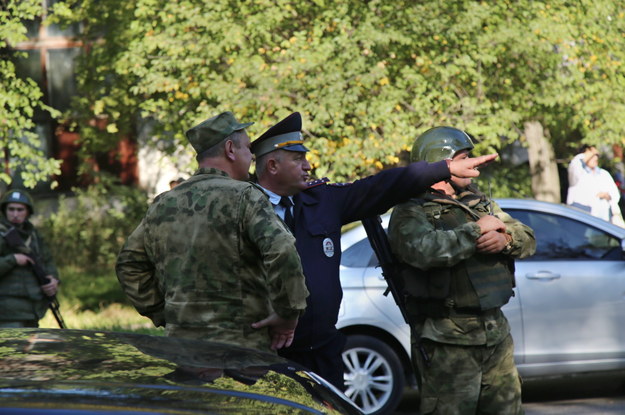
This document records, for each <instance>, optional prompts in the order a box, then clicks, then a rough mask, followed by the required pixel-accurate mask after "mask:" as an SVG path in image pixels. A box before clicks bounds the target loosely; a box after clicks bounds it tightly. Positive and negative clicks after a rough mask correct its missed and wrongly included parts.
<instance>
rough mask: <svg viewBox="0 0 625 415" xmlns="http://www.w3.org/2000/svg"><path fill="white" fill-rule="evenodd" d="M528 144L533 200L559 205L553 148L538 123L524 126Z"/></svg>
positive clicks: (558, 182) (557, 178)
mask: <svg viewBox="0 0 625 415" xmlns="http://www.w3.org/2000/svg"><path fill="white" fill-rule="evenodd" d="M524 127H525V138H526V139H527V144H528V153H529V161H530V173H531V174H532V191H533V192H534V198H535V199H537V200H543V201H546V202H554V203H560V177H559V176H558V166H557V164H556V158H555V155H554V152H553V146H552V145H551V143H550V142H549V140H547V138H546V137H545V132H544V129H543V126H542V124H541V123H540V122H538V121H529V122H526V123H525V125H524Z"/></svg>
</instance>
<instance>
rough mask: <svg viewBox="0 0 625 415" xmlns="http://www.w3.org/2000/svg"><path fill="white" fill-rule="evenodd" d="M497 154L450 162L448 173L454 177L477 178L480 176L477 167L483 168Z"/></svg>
mask: <svg viewBox="0 0 625 415" xmlns="http://www.w3.org/2000/svg"><path fill="white" fill-rule="evenodd" d="M497 157H498V154H497V153H494V154H488V155H486V156H479V157H468V158H465V159H458V160H452V161H451V162H450V163H449V172H450V173H451V175H452V176H456V177H463V178H464V177H477V176H479V175H480V172H479V170H477V168H478V167H483V166H485V165H487V164H488V163H490V162H491V161H493V160H495V159H496V158H497Z"/></svg>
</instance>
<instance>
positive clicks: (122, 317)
mask: <svg viewBox="0 0 625 415" xmlns="http://www.w3.org/2000/svg"><path fill="white" fill-rule="evenodd" d="M61 316H62V317H63V321H64V322H65V326H66V328H68V329H86V330H105V331H123V332H133V333H143V334H154V335H163V334H164V330H163V328H162V327H154V325H153V324H152V321H151V320H150V319H148V318H146V317H143V316H141V315H140V314H139V313H137V311H136V310H135V309H134V308H132V307H129V306H127V305H124V304H119V303H113V304H109V305H107V306H104V307H102V308H101V309H99V310H95V311H94V310H81V309H80V307H77V306H64V305H63V304H61ZM39 327H41V328H58V327H59V325H58V324H57V322H56V320H55V319H54V316H53V315H52V312H51V311H48V312H47V313H46V315H45V316H44V318H43V319H41V320H40V321H39Z"/></svg>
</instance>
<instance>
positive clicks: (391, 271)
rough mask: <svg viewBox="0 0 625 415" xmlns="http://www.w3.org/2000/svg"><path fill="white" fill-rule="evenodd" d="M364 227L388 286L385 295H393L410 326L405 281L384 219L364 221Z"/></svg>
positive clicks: (367, 219)
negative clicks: (405, 298) (383, 225)
mask: <svg viewBox="0 0 625 415" xmlns="http://www.w3.org/2000/svg"><path fill="white" fill-rule="evenodd" d="M362 225H363V226H364V228H365V232H367V237H368V238H369V243H370V244H371V247H372V248H373V251H374V252H375V254H376V255H377V257H378V262H379V263H380V268H382V275H383V276H384V279H385V280H386V284H387V285H388V288H387V289H386V291H384V295H385V296H387V295H388V293H389V292H390V293H391V294H392V295H393V299H394V300H395V304H397V307H399V311H401V315H402V317H403V318H404V321H405V322H406V324H410V322H409V321H408V314H407V312H406V303H405V302H404V294H403V291H404V288H403V280H402V278H401V276H400V275H399V272H398V267H399V262H398V261H397V260H396V259H395V257H394V256H393V253H392V251H391V246H390V244H389V242H388V237H387V236H386V232H385V231H384V228H383V227H382V218H380V216H374V217H370V218H366V219H363V220H362Z"/></svg>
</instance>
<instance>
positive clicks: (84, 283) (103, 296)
mask: <svg viewBox="0 0 625 415" xmlns="http://www.w3.org/2000/svg"><path fill="white" fill-rule="evenodd" d="M60 274H61V279H62V284H61V285H62V287H61V289H60V291H59V292H60V294H59V297H60V300H59V301H61V302H63V303H66V304H69V305H73V306H74V308H75V309H77V310H81V311H84V310H91V311H97V310H99V309H100V308H102V307H105V306H109V305H111V304H116V303H118V304H124V305H128V306H130V303H129V302H128V300H127V298H126V294H124V292H123V290H122V289H121V286H120V285H119V282H118V281H117V277H116V276H115V270H114V264H113V265H111V266H109V267H107V268H104V267H103V268H101V269H98V270H84V269H82V268H78V267H76V266H64V267H62V268H61V269H60Z"/></svg>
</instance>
